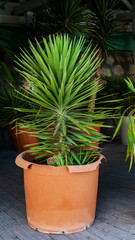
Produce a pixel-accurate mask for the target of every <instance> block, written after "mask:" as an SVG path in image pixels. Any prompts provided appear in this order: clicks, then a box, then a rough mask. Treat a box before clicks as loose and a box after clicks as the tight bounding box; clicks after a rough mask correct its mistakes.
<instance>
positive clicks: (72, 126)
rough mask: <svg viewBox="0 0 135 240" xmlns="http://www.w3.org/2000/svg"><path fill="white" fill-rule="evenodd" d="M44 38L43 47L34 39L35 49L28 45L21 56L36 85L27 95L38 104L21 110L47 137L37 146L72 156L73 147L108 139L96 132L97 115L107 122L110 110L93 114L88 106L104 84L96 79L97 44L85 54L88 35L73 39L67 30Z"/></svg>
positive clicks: (29, 78)
mask: <svg viewBox="0 0 135 240" xmlns="http://www.w3.org/2000/svg"><path fill="white" fill-rule="evenodd" d="M43 43H44V46H43V47H41V45H40V44H39V42H38V41H36V47H35V46H34V45H33V44H32V43H31V42H30V49H31V53H30V52H28V51H26V50H23V51H22V54H21V57H20V58H17V64H18V71H19V72H20V74H21V75H22V76H23V77H24V78H25V79H27V81H28V83H29V84H30V86H31V89H30V90H24V91H25V94H22V93H21V94H22V96H25V97H26V99H27V101H28V102H30V103H32V105H33V106H34V108H33V109H32V110H29V109H28V108H23V107H22V108H17V110H18V111H20V112H25V113H27V114H28V115H29V118H30V121H28V120H27V121H26V122H25V126H26V127H27V128H29V129H35V130H37V133H38V136H39V137H40V138H41V139H42V140H43V141H42V143H41V146H40V147H35V148H33V150H34V151H35V152H37V153H44V154H45V153H47V152H49V153H50V152H51V153H53V154H54V151H53V150H54V148H56V150H57V151H58V152H60V153H61V154H62V156H64V158H65V159H67V154H68V152H70V147H71V146H72V148H74V147H75V148H76V147H81V146H83V145H88V146H93V142H97V141H99V140H103V139H104V138H105V137H104V136H103V135H102V134H101V133H98V132H95V131H94V126H98V123H96V122H93V120H98V121H99V122H101V119H104V118H106V117H107V116H108V115H109V113H108V112H107V110H106V111H105V110H104V109H103V110H102V109H97V110H96V111H95V112H94V113H93V112H91V113H89V112H88V109H87V106H88V104H89V103H90V100H89V99H90V96H91V95H93V94H94V93H96V92H98V91H100V90H101V89H102V85H101V84H100V85H98V86H96V87H95V81H96V79H94V80H91V81H90V79H92V77H93V75H94V74H95V71H96V69H97V67H98V65H99V64H100V63H99V61H98V60H97V59H98V57H97V51H96V49H94V50H91V46H89V47H88V48H87V49H86V50H85V52H84V54H83V55H81V50H82V48H83V45H84V39H83V38H80V39H79V41H76V39H74V40H73V41H72V40H70V38H69V37H68V36H67V35H64V36H62V35H61V36H56V37H53V38H51V37H49V42H48V43H47V41H46V40H45V39H44V38H43ZM79 56H81V57H79ZM30 115H31V117H30ZM33 150H32V151H33ZM66 163H67V161H66Z"/></svg>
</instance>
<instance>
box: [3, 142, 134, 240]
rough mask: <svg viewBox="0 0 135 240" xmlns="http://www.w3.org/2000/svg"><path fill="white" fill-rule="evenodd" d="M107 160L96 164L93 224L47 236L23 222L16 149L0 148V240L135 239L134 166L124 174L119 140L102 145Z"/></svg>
mask: <svg viewBox="0 0 135 240" xmlns="http://www.w3.org/2000/svg"><path fill="white" fill-rule="evenodd" d="M103 152H104V155H105V156H106V158H107V161H106V162H104V163H103V164H102V165H101V167H100V178H99V192H98V203H97V212H96V219H95V223H94V225H93V226H92V227H90V228H89V229H88V230H85V231H83V232H81V233H76V234H71V235H48V234H43V233H39V232H36V231H35V230H33V229H31V228H30V227H29V226H28V225H27V220H26V213H25V201H24V191H23V175H22V170H21V169H20V168H18V167H16V166H15V164H14V159H15V157H16V155H17V154H18V153H17V152H15V151H13V150H12V149H11V147H9V148H8V149H4V147H3V148H2V149H0V240H3V239H4V240H13V239H14V240H15V239H16V240H17V239H18V240H19V239H22V240H43V239H45V240H52V239H56V240H66V239H67V240H68V239H69V240H75V239H76V240H77V239H78V240H88V239H90V240H135V167H134V168H133V169H132V171H131V172H130V173H128V165H127V164H126V165H125V163H124V157H125V152H126V147H125V146H122V145H121V144H120V143H119V141H115V142H113V143H109V144H106V145H105V146H104V148H103Z"/></svg>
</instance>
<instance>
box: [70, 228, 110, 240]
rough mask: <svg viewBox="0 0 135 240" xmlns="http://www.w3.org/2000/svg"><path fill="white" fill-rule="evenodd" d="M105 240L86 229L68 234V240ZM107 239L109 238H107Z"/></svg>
mask: <svg viewBox="0 0 135 240" xmlns="http://www.w3.org/2000/svg"><path fill="white" fill-rule="evenodd" d="M81 239H83V240H85V239H86V240H105V239H102V238H100V237H97V236H95V234H92V233H90V232H89V231H88V230H85V231H82V232H79V233H74V234H72V235H70V236H69V240H81ZM108 240H109V239H108Z"/></svg>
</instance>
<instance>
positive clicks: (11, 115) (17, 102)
mask: <svg viewBox="0 0 135 240" xmlns="http://www.w3.org/2000/svg"><path fill="white" fill-rule="evenodd" d="M17 89H18V90H19V88H16V89H15V88H13V87H11V86H10V85H9V86H5V87H3V88H1V89H0V126H1V127H5V126H15V125H16V124H17V122H18V123H19V122H20V121H21V119H22V118H23V117H24V116H25V115H26V114H24V113H21V112H18V111H17V110H15V108H17V107H20V106H23V107H26V106H27V107H29V108H30V104H28V102H26V101H25V99H24V97H22V95H21V94H20V93H23V91H22V90H21V89H20V93H19V92H16V90H17Z"/></svg>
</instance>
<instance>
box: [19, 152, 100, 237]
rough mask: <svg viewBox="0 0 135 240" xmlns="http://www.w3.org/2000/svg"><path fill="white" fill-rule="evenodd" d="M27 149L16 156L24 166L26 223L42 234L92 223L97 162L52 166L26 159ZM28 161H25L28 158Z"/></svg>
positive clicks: (28, 156)
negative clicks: (81, 164)
mask: <svg viewBox="0 0 135 240" xmlns="http://www.w3.org/2000/svg"><path fill="white" fill-rule="evenodd" d="M30 158H31V156H30V155H29V154H28V152H24V153H21V154H20V155H18V157H17V158H16V164H17V165H18V166H19V167H21V168H23V169H24V187H25V198H26V209H27V219H28V224H29V225H30V226H31V227H32V228H34V229H36V230H38V231H41V232H45V233H58V234H62V233H66V234H68V233H74V232H78V231H82V230H84V229H86V228H88V227H89V226H90V225H92V224H93V222H94V218H95V209H96V200H97V188H98V175H99V164H100V163H101V160H102V159H103V158H104V156H102V155H99V159H98V160H97V161H96V162H94V163H92V164H88V165H83V166H62V167H54V166H48V165H39V164H35V163H32V162H30V161H31V159H30ZM28 160H29V161H28Z"/></svg>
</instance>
